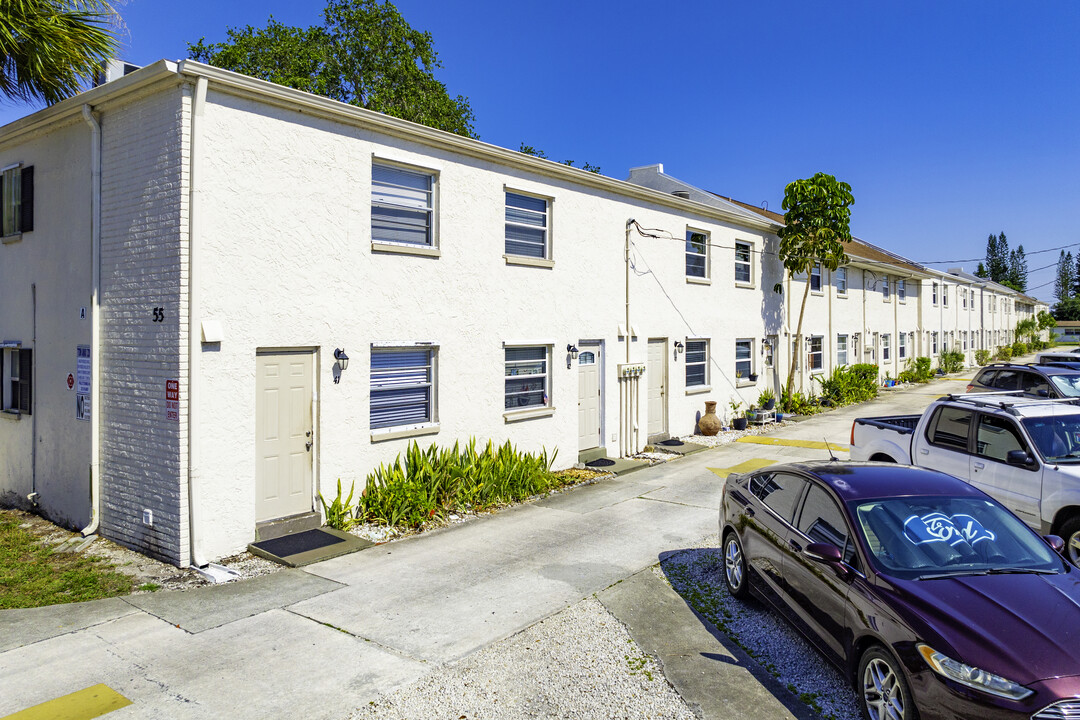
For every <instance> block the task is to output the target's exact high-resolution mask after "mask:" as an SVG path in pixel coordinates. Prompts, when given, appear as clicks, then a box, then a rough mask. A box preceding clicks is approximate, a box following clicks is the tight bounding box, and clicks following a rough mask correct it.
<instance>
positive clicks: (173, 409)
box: [165, 380, 180, 422]
mask: <svg viewBox="0 0 1080 720" xmlns="http://www.w3.org/2000/svg"><path fill="white" fill-rule="evenodd" d="M165 419H166V420H175V421H176V422H180V381H179V380H166V381H165Z"/></svg>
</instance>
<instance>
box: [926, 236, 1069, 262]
mask: <svg viewBox="0 0 1080 720" xmlns="http://www.w3.org/2000/svg"><path fill="white" fill-rule="evenodd" d="M1077 245H1080V242H1077V243H1072V244H1071V245H1062V246H1061V247H1054V248H1047V249H1046V250H1032V251H1031V252H1027V251H1026V250H1025V251H1024V257H1027V256H1028V255H1039V254H1040V253H1048V252H1054V251H1055V250H1064V249H1065V248H1071V247H1076V246H1077ZM985 259H986V258H985V257H978V258H968V259H967V260H920V261H919V264H920V265H948V264H949V263H965V262H982V261H983V260H985ZM1054 264H1055V265H1056V264H1057V263H1054Z"/></svg>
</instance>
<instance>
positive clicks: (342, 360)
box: [334, 348, 349, 385]
mask: <svg viewBox="0 0 1080 720" xmlns="http://www.w3.org/2000/svg"><path fill="white" fill-rule="evenodd" d="M334 359H335V360H337V362H338V368H339V369H340V372H338V373H337V374H336V375H335V376H334V384H335V385H336V384H337V383H339V382H341V373H342V372H345V368H347V367H349V356H348V355H346V354H345V348H338V349H336V350H334Z"/></svg>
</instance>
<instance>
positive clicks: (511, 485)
mask: <svg viewBox="0 0 1080 720" xmlns="http://www.w3.org/2000/svg"><path fill="white" fill-rule="evenodd" d="M556 454H557V453H555V454H552V456H551V457H550V458H549V457H548V454H547V450H544V451H542V452H540V453H539V454H537V455H533V454H530V453H524V452H520V451H518V450H517V449H516V448H515V447H514V446H513V445H512V444H511V443H510V441H507V442H506V443H504V444H503V445H501V446H499V447H495V445H494V444H493V443H492V442H491V441H490V440H489V441H488V443H487V447H485V448H484V449H483V450H482V451H477V449H476V440H475V439H470V440H469V442H468V444H467V445H465V446H464V447H459V445H458V443H454V447H453V448H449V449H443V450H440V449H439V448H438V447H437V446H435V445H432V446H431V447H429V448H427V449H426V450H421V449H420V446H419V445H418V444H417V443H416V442H415V441H414V442H412V443H410V444H409V447H408V448H406V449H405V455H404V457H402V456H401V455H399V456H398V457H397V458H396V459H395V460H394V462H393V463H391V464H389V465H379V467H378V468H377V469H376V470H375V471H374V472H373V473H371V474H370V475H368V477H367V485H366V486H365V488H364V492H363V493H362V494H361V495H360V501H359V504H358V505H357V509H356V517H357V518H358V519H359V520H360V521H361V522H370V523H374V524H379V525H395V526H405V527H411V528H419V527H422V526H423V525H424V524H425V523H428V522H432V521H437V520H442V519H443V518H444V517H445V516H446V515H449V514H451V513H453V512H459V511H463V510H467V509H474V510H476V509H484V508H489V507H493V506H497V505H502V504H505V503H508V502H512V501H515V500H524V499H525V498H528V497H532V496H533V495H538V494H540V493H544V492H548V491H549V490H552V489H554V488H556V487H558V486H560V485H561V484H563V481H561V480H560V479H559V478H558V477H557V476H556V475H554V474H553V473H552V472H551V464H552V463H553V462H555V455H556Z"/></svg>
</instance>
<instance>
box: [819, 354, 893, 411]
mask: <svg viewBox="0 0 1080 720" xmlns="http://www.w3.org/2000/svg"><path fill="white" fill-rule="evenodd" d="M813 377H814V380H816V381H818V382H819V383H821V403H822V404H823V405H837V406H839V405H850V404H851V403H857V402H862V401H864V400H869V399H870V398H872V397H876V396H877V391H878V366H877V365H872V364H870V363H860V364H858V365H840V366H838V367H837V368H835V369H834V370H833V371H832V375H830V376H829V377H828V378H822V377H821V376H818V375H815V376H813Z"/></svg>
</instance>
